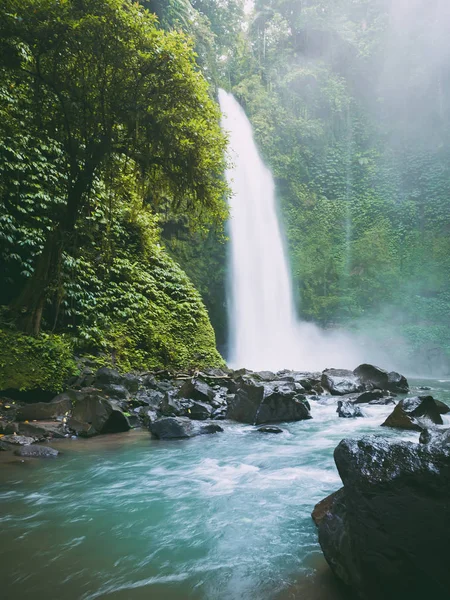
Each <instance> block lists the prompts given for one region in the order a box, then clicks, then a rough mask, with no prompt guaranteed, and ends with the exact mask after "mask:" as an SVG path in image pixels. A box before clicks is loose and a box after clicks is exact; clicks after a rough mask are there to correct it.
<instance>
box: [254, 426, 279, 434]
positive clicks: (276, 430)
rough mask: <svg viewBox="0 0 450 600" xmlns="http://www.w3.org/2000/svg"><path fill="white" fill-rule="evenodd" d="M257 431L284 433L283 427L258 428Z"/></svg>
mask: <svg viewBox="0 0 450 600" xmlns="http://www.w3.org/2000/svg"><path fill="white" fill-rule="evenodd" d="M256 431H259V432H260V433H284V429H281V427H275V426H272V427H271V426H270V425H266V426H265V427H258V429H257V430H256Z"/></svg>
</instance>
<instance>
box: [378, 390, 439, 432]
mask: <svg viewBox="0 0 450 600" xmlns="http://www.w3.org/2000/svg"><path fill="white" fill-rule="evenodd" d="M430 422H431V423H434V424H435V425H442V424H443V421H442V417H441V415H440V412H439V408H438V406H437V404H436V402H435V401H434V398H433V397H432V396H416V397H414V398H404V399H403V400H400V402H399V403H398V404H397V406H396V407H395V408H394V410H393V412H392V413H391V414H390V415H389V416H388V418H387V419H386V421H385V422H384V423H382V427H395V428H397V429H410V430H412V431H422V430H423V429H425V428H426V427H427V424H428V425H429V424H430Z"/></svg>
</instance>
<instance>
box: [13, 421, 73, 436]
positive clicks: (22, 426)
mask: <svg viewBox="0 0 450 600" xmlns="http://www.w3.org/2000/svg"><path fill="white" fill-rule="evenodd" d="M19 432H20V434H21V435H26V436H30V437H34V438H36V439H38V440H41V439H44V438H54V439H61V438H64V437H66V430H65V427H64V423H58V422H57V421H37V422H36V423H19Z"/></svg>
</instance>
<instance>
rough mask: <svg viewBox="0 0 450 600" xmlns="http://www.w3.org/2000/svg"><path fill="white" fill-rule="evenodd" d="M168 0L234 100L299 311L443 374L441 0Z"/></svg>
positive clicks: (447, 202)
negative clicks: (253, 146) (247, 129)
mask: <svg viewBox="0 0 450 600" xmlns="http://www.w3.org/2000/svg"><path fill="white" fill-rule="evenodd" d="M169 4H171V6H172V13H171V18H172V21H171V23H172V26H175V27H177V26H179V25H178V24H180V23H183V22H184V21H185V20H186V19H188V20H189V18H190V23H191V25H190V27H191V28H192V29H193V33H194V35H195V36H196V37H197V47H198V49H197V51H198V53H199V56H200V57H201V58H202V64H203V65H204V72H205V73H206V75H207V77H209V78H210V79H211V81H213V82H214V83H216V84H217V85H221V86H223V87H225V88H227V89H230V90H231V91H232V92H233V93H234V94H235V95H236V97H237V98H238V99H239V101H240V102H241V103H242V104H243V106H244V107H245V109H246V111H247V114H248V115H249V117H250V119H251V121H252V124H253V126H254V129H255V135H256V139H257V141H258V144H259V146H260V148H261V150H262V152H263V154H264V157H265V159H266V161H267V163H268V164H269V165H270V167H271V169H272V171H273V173H274V176H275V178H276V182H277V189H278V195H279V199H280V202H281V213H282V217H283V220H284V225H285V231H286V236H287V245H288V250H289V256H290V261H291V268H292V274H293V278H294V283H295V291H296V296H297V301H298V310H299V313H300V315H301V317H302V318H303V319H306V320H313V321H315V322H318V323H320V324H322V325H323V326H325V327H335V326H341V327H345V328H347V329H354V330H359V331H365V332H366V334H368V336H370V337H371V338H372V339H374V340H376V341H377V343H379V344H381V345H382V346H384V348H386V350H387V351H388V352H389V354H390V355H391V356H397V357H399V358H401V359H402V360H404V359H405V358H407V359H408V360H409V365H410V368H411V369H415V370H418V371H420V372H422V373H424V372H429V373H431V372H433V369H434V370H435V371H434V372H436V371H437V370H439V369H441V370H442V371H444V372H448V370H449V359H450V321H449V316H448V315H449V314H450V235H449V234H450V160H449V159H450V143H449V142H450V129H449V116H450V75H449V72H448V60H449V56H450V42H449V40H448V35H447V31H448V26H449V24H450V9H449V8H447V9H446V8H445V7H444V6H443V3H442V2H440V1H439V0H430V1H428V0H414V1H413V2H403V1H402V0H394V1H392V0H337V1H336V0H308V1H306V0H304V1H302V0H256V1H255V2H254V3H242V2H238V1H237V0H228V1H226V0H223V1H217V2H214V1H212V0H211V1H207V0H204V1H192V2H191V6H190V5H188V3H186V2H184V3H183V2H180V1H175V0H174V1H173V2H172V3H169ZM250 4H252V5H253V10H248V9H249V8H250V7H249V5H250ZM245 5H246V6H247V11H246V13H245V11H244V7H245ZM183 7H184V12H183ZM193 9H194V10H195V11H197V13H198V14H199V15H200V16H201V18H196V17H195V16H192V15H193V13H192V10H193ZM177 11H178V13H177ZM176 13H177V14H178V17H176ZM166 14H167V17H166V18H169V13H168V12H167V13H166ZM189 15H191V17H189ZM205 17H206V18H207V19H208V20H209V22H210V28H209V30H210V31H211V32H212V34H213V38H212V42H211V44H212V46H213V51H211V50H209V51H207V48H209V47H208V45H207V44H206V43H205V33H204V29H205ZM197 24H198V25H197ZM196 27H198V34H197V33H196ZM206 39H207V38H206ZM205 48H206V49H205ZM209 56H215V57H218V59H217V60H215V61H213V63H212V64H210V63H209V62H208V57H209ZM214 256H217V252H216V254H215V255H214ZM205 260H209V258H208V257H207V258H206V259H205ZM186 268H188V267H186ZM188 270H189V268H188ZM204 270H205V271H206V272H210V273H212V274H213V273H214V272H217V270H216V269H215V266H214V265H213V266H212V268H210V269H208V268H205V269H204ZM193 277H194V281H196V282H198V279H196V277H195V276H193ZM217 285H218V284H217ZM216 329H218V328H217V327H216ZM219 338H220V339H223V336H222V335H221V334H220V332H219ZM405 362H407V361H405Z"/></svg>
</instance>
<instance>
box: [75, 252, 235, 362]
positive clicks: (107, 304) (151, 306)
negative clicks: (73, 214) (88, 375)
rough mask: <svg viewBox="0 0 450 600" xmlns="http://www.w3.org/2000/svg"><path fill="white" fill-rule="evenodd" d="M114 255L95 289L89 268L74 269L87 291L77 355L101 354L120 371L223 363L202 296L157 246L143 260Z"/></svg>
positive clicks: (81, 307) (79, 283) (83, 305)
mask: <svg viewBox="0 0 450 600" xmlns="http://www.w3.org/2000/svg"><path fill="white" fill-rule="evenodd" d="M140 258H141V260H130V259H129V257H128V256H126V255H122V256H116V257H115V258H114V259H113V261H112V264H111V265H110V267H109V271H108V277H107V278H105V277H101V278H99V283H98V286H97V287H96V288H95V289H93V288H92V281H93V274H92V272H91V269H90V268H84V269H77V277H78V282H77V286H78V288H80V289H83V290H85V291H86V294H87V298H88V300H86V301H85V302H83V304H82V306H80V309H79V310H80V315H82V322H81V324H80V325H79V327H78V328H77V332H76V335H77V338H76V344H77V348H76V349H77V353H78V354H81V355H86V354H90V355H92V354H95V353H97V354H100V355H101V354H102V353H103V357H101V356H100V360H102V361H103V362H104V360H105V354H106V355H109V356H110V357H111V362H112V363H113V364H114V365H115V366H116V367H117V368H119V369H120V370H121V371H130V370H147V369H155V368H164V367H169V368H174V369H189V368H197V367H206V366H209V367H212V366H222V365H223V364H224V361H223V359H222V357H221V356H220V354H219V353H218V352H217V350H216V344H215V334H214V330H213V328H212V326H211V323H210V320H209V317H208V313H207V311H206V308H205V306H204V304H203V302H202V299H201V297H200V294H199V293H198V292H197V290H196V289H195V288H194V286H193V285H192V283H191V281H190V280H189V278H188V277H187V275H186V274H185V273H184V271H182V269H181V268H180V267H179V266H178V265H177V264H176V263H175V262H174V261H173V260H172V259H171V258H170V257H169V256H168V255H167V253H166V252H165V251H164V250H163V249H162V248H160V247H159V246H158V245H157V244H155V245H154V246H153V247H152V255H151V256H147V257H146V258H145V260H143V258H142V257H140Z"/></svg>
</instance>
